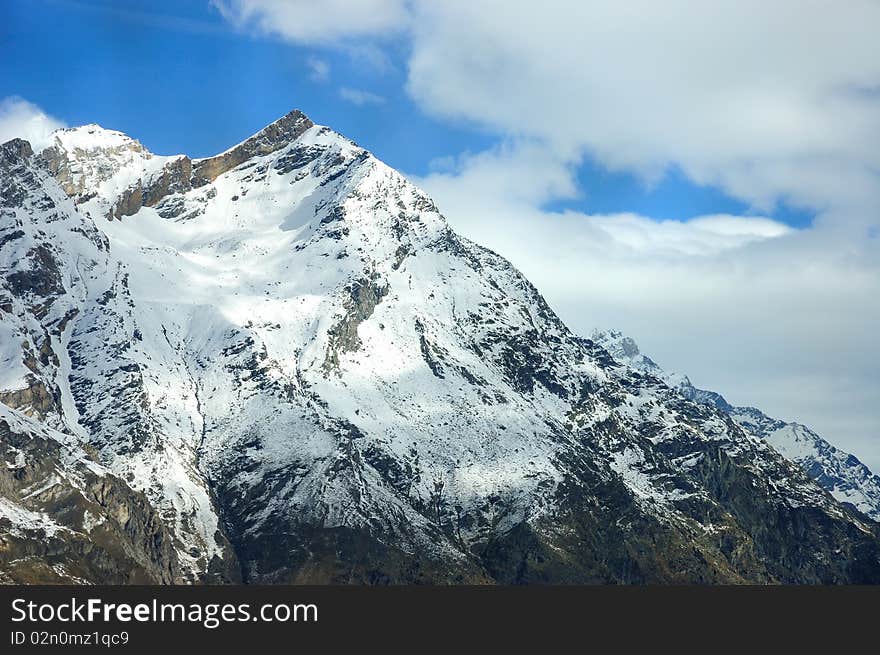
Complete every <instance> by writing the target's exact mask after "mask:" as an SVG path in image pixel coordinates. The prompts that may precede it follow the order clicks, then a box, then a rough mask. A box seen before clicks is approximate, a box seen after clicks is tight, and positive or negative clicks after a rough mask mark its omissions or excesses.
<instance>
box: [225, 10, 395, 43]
mask: <svg viewBox="0 0 880 655" xmlns="http://www.w3.org/2000/svg"><path fill="white" fill-rule="evenodd" d="M212 4H213V5H214V6H215V7H217V9H218V10H219V11H220V13H221V14H222V15H223V16H224V18H226V19H227V20H228V21H230V22H231V23H233V24H234V25H237V26H238V27H240V28H243V29H256V30H258V31H260V32H262V33H265V34H276V35H279V36H282V37H284V38H286V39H289V40H291V41H295V42H297V43H310V44H327V43H334V42H338V41H340V40H343V39H346V38H350V37H365V36H384V35H387V34H389V33H395V32H398V31H399V30H401V29H403V28H404V27H405V26H406V24H407V22H408V13H407V11H406V2H405V1H404V0H322V1H320V2H319V1H316V0H212Z"/></svg>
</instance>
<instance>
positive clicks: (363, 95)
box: [339, 87, 385, 107]
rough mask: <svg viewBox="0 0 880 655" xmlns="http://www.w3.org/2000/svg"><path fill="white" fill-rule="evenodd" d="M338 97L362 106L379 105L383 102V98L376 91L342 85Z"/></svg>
mask: <svg viewBox="0 0 880 655" xmlns="http://www.w3.org/2000/svg"><path fill="white" fill-rule="evenodd" d="M339 97H340V98H342V99H343V100H345V101H346V102H350V103H352V104H353V105H357V106H358V107H363V106H364V105H381V104H384V103H385V98H383V97H382V96H380V95H378V94H376V93H372V92H370V91H362V90H360V89H350V88H348V87H342V88H341V89H339Z"/></svg>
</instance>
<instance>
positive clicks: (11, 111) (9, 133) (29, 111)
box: [0, 96, 65, 151]
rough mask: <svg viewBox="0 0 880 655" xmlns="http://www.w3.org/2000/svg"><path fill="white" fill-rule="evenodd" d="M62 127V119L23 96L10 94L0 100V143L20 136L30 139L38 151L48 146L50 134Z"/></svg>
mask: <svg viewBox="0 0 880 655" xmlns="http://www.w3.org/2000/svg"><path fill="white" fill-rule="evenodd" d="M62 127H65V124H64V123H63V122H62V121H60V120H58V119H57V118H54V117H53V116H49V115H48V114H46V113H45V112H44V111H43V110H42V109H40V108H39V107H37V106H36V105H34V104H32V103H30V102H28V101H27V100H24V99H23V98H19V97H18V96H10V97H7V98H3V99H2V100H0V143H5V142H6V141H9V140H10V139H14V138H16V137H18V138H21V139H25V140H26V141H30V144H31V147H32V148H33V149H34V151H38V150H41V149H42V148H44V147H46V146H48V145H49V144H50V142H51V139H50V138H49V135H51V134H52V132H54V131H55V130H57V129H59V128H62Z"/></svg>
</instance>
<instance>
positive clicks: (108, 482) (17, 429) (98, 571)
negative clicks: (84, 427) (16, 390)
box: [0, 410, 183, 584]
mask: <svg viewBox="0 0 880 655" xmlns="http://www.w3.org/2000/svg"><path fill="white" fill-rule="evenodd" d="M0 460H2V462H3V464H4V465H3V466H2V467H0V582H6V583H17V584H71V583H73V584H75V583H80V582H103V583H106V584H173V583H175V582H177V583H179V582H182V581H183V578H182V576H181V574H180V570H179V567H178V562H177V553H176V551H175V549H174V547H173V545H172V537H171V535H170V534H169V532H168V530H167V529H166V528H165V526H164V524H163V522H162V520H161V519H160V517H159V516H158V514H157V513H156V511H155V510H154V509H153V507H152V505H151V504H150V502H149V501H148V500H147V498H146V497H145V496H144V495H143V494H140V493H137V492H134V491H132V489H131V488H130V487H129V486H128V485H127V484H126V483H125V482H123V481H122V480H120V479H118V478H116V477H115V476H113V475H112V474H111V473H110V472H109V471H107V470H105V469H104V468H103V467H101V466H100V465H98V464H97V463H96V462H95V461H94V460H93V459H92V458H91V457H90V456H89V455H88V453H87V452H86V451H85V450H82V449H81V448H79V447H78V446H77V445H75V444H71V443H70V441H69V440H68V439H66V438H65V437H64V436H63V435H57V434H56V435H53V434H52V433H51V432H48V431H46V430H44V429H41V428H40V427H39V426H36V425H34V424H32V423H30V422H27V421H23V420H22V419H21V418H20V417H16V416H15V415H14V414H12V413H11V412H9V411H8V410H0Z"/></svg>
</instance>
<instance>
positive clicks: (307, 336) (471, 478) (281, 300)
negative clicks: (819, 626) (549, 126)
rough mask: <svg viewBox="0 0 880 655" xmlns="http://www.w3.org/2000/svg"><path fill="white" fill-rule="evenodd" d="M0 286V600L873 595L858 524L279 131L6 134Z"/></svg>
mask: <svg viewBox="0 0 880 655" xmlns="http://www.w3.org/2000/svg"><path fill="white" fill-rule="evenodd" d="M0 284H2V286H0V344H2V346H0V347H2V350H0V403H2V405H0V446H2V452H3V456H4V460H5V462H6V466H5V467H4V468H3V469H2V472H0V581H3V582H19V583H22V582H24V583H44V582H72V583H116V582H118V583H139V582H147V583H161V584H182V583H238V582H245V583H351V584H387V583H393V584H396V583H426V584H462V583H479V584H483V583H502V584H508V583H603V584H604V583H833V584H836V583H877V582H880V525H878V524H877V523H876V522H874V521H872V520H871V519H870V518H869V517H868V516H866V515H865V514H863V513H861V512H859V511H856V509H854V508H853V506H851V505H850V504H846V503H842V502H840V500H839V499H836V498H835V497H834V495H832V494H831V493H829V492H828V491H827V490H826V489H823V487H822V486H820V484H818V483H817V482H816V481H815V480H814V479H813V478H811V477H810V475H808V474H807V472H806V471H805V470H804V469H803V468H802V467H801V466H799V465H798V464H796V463H794V462H792V461H789V459H786V457H784V456H783V455H782V454H780V453H779V452H777V450H776V449H774V448H773V447H772V446H771V445H770V444H768V443H767V442H766V441H765V440H764V439H762V438H761V436H763V435H761V434H758V433H757V431H756V430H754V429H751V428H749V427H748V426H746V425H745V423H744V422H743V421H739V420H736V419H735V417H734V416H733V415H732V414H731V413H729V412H726V411H724V410H723V409H722V408H719V407H718V406H716V405H713V404H706V403H704V402H698V401H697V400H695V399H694V398H693V397H690V396H689V395H688V394H687V393H683V391H682V390H681V389H678V388H675V387H674V385H673V386H670V385H668V384H667V383H666V382H665V381H664V380H663V379H661V378H660V377H658V376H657V375H654V374H651V373H650V372H646V371H643V370H638V368H637V367H634V366H632V365H630V364H628V363H626V362H623V361H618V360H617V359H615V357H613V356H612V354H609V351H608V350H607V349H606V348H604V347H603V346H602V344H601V343H598V342H597V341H596V340H591V339H585V338H581V337H579V336H577V335H575V334H573V333H572V332H571V331H569V330H568V329H567V328H566V326H565V325H564V324H563V323H562V322H561V321H560V320H559V319H558V318H557V317H556V315H555V314H554V313H553V312H552V311H551V309H550V308H549V307H548V305H547V304H546V303H545V301H544V300H543V298H542V297H541V296H540V294H539V293H538V292H537V291H536V289H535V288H534V287H533V286H532V285H531V284H530V283H529V282H528V281H527V280H525V279H524V278H523V277H522V275H521V274H520V273H519V272H518V271H517V270H516V269H515V268H514V267H513V266H511V265H510V264H509V263H508V262H507V261H505V260H504V259H503V258H501V257H499V256H498V255H496V254H495V253H493V252H491V251H489V250H487V249H485V248H483V247H480V246H478V245H476V244H473V243H471V242H469V241H467V240H466V239H463V238H461V237H459V236H458V235H456V234H455V233H454V232H453V231H452V230H450V228H449V227H448V226H447V224H446V221H445V219H444V218H443V217H442V215H441V214H440V213H439V211H438V209H437V208H436V206H435V205H434V203H433V202H432V201H431V200H430V198H428V197H427V196H426V195H425V194H424V193H423V192H422V191H420V190H419V189H418V188H416V187H415V186H413V185H412V184H411V183H410V182H408V181H407V180H406V179H405V178H404V177H403V176H402V175H400V174H399V173H397V172H396V171H394V170H392V169H390V168H389V167H387V166H386V165H385V164H383V163H382V162H380V161H379V160H377V159H376V158H375V157H373V156H372V155H371V154H370V153H368V152H366V151H365V150H363V149H362V148H360V147H358V146H357V145H356V144H354V143H352V142H351V141H349V140H347V139H345V138H344V137H342V136H340V135H338V134H336V133H335V132H333V131H331V130H329V129H328V128H326V127H322V126H319V125H314V124H313V123H312V122H311V121H310V120H309V119H308V118H307V117H305V116H304V115H303V114H301V113H300V112H297V111H294V112H291V113H290V114H288V115H287V116H284V117H283V118H281V119H279V120H278V121H276V122H275V123H273V124H271V125H269V126H268V127H266V128H265V129H264V130H262V131H260V132H259V133H257V134H256V135H254V136H252V137H250V138H249V139H247V140H245V141H243V142H242V143H240V144H238V145H236V146H234V147H233V148H231V149H230V150H228V151H226V152H225V153H222V154H221V155H218V156H216V157H212V158H207V159H190V158H189V157H187V156H185V155H178V156H159V155H154V154H153V153H150V152H149V151H147V150H146V148H144V147H143V146H142V145H141V144H140V143H138V142H137V141H135V140H134V139H131V138H130V137H128V136H126V135H124V134H121V133H119V132H113V131H111V130H105V129H103V128H101V127H99V126H96V125H88V126H84V127H80V128H73V129H65V130H59V131H58V132H56V133H55V134H54V135H53V143H52V145H51V146H50V147H48V148H46V149H44V150H42V151H41V152H33V151H32V148H31V146H30V144H28V143H27V142H25V141H22V140H18V139H16V140H13V141H10V142H7V143H5V144H3V145H2V146H0Z"/></svg>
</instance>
